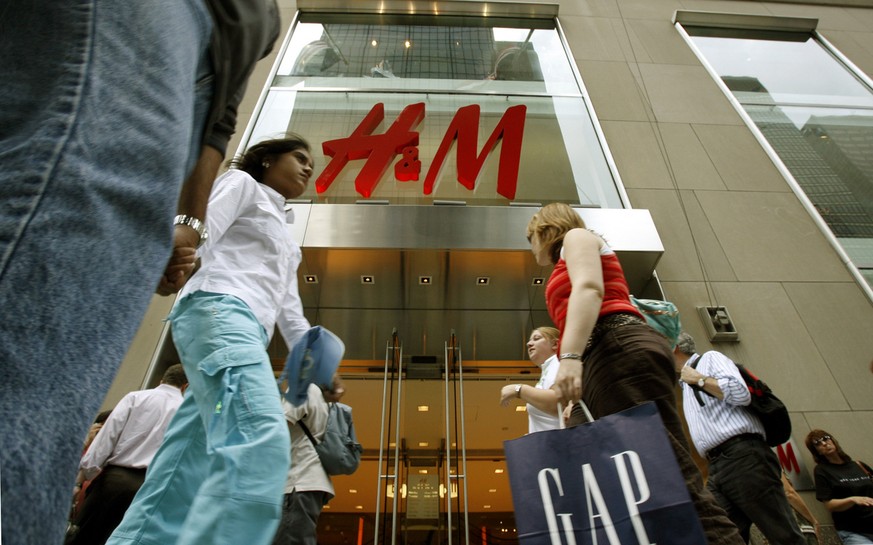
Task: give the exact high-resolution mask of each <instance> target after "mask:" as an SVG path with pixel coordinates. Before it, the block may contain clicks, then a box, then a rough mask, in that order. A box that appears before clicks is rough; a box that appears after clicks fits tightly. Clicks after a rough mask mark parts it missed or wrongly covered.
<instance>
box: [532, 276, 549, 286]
mask: <svg viewBox="0 0 873 545" xmlns="http://www.w3.org/2000/svg"><path fill="white" fill-rule="evenodd" d="M545 283H546V279H545V278H543V277H541V276H535V277H534V279H533V282H531V283H530V285H531V286H542V285H543V284H545Z"/></svg>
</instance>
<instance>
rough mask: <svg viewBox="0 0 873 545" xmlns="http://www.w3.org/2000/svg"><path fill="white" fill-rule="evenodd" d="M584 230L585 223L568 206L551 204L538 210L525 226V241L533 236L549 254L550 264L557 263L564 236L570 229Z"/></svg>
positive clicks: (557, 203)
mask: <svg viewBox="0 0 873 545" xmlns="http://www.w3.org/2000/svg"><path fill="white" fill-rule="evenodd" d="M577 228H581V229H585V222H584V221H582V218H581V217H579V214H577V213H576V211H575V210H573V209H572V208H570V205H568V204H566V203H562V202H553V203H550V204H547V205H545V206H544V207H542V208H540V210H539V211H538V212H537V213H536V214H534V216H533V217H532V218H531V219H530V222H528V224H527V239H528V241H530V239H531V237H533V235H534V234H536V235H537V238H538V239H539V241H540V244H542V245H543V247H544V248H546V249H547V250H548V252H549V257H550V258H551V260H552V263H557V262H558V260H559V259H560V257H561V246H563V244H564V235H566V234H567V231H570V230H571V229H577Z"/></svg>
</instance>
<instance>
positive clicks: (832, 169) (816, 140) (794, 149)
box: [688, 27, 873, 282]
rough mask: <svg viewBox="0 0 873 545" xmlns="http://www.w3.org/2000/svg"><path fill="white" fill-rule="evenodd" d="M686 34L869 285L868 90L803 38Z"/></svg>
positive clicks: (872, 209) (872, 190)
mask: <svg viewBox="0 0 873 545" xmlns="http://www.w3.org/2000/svg"><path fill="white" fill-rule="evenodd" d="M688 31H689V33H690V34H691V35H692V40H693V41H694V42H695V44H696V45H697V46H698V47H699V48H700V50H701V52H702V53H703V55H704V57H705V58H706V59H707V61H708V62H710V63H711V64H712V66H713V68H714V69H715V71H716V72H717V73H718V74H719V76H720V77H721V79H722V81H723V82H724V83H725V85H726V86H727V88H728V89H729V91H730V92H731V93H732V94H733V95H734V97H735V98H736V99H737V101H738V102H739V103H740V104H741V105H742V107H743V108H744V109H745V111H746V113H747V114H748V115H749V117H750V118H751V119H752V121H753V122H754V123H755V125H756V126H757V127H758V129H759V130H760V131H761V133H762V134H763V136H764V137H765V138H766V139H767V141H768V142H769V143H770V145H771V146H772V147H773V149H774V150H775V152H776V153H777V154H778V155H779V158H780V160H781V161H782V163H783V164H784V165H785V167H786V168H787V169H788V170H789V171H790V172H791V175H792V176H793V177H794V179H795V181H796V182H797V184H798V185H799V186H800V188H801V189H802V190H803V192H804V193H805V195H806V196H807V197H808V198H809V200H810V201H811V202H812V204H813V205H814V206H815V208H816V210H817V211H818V213H819V215H820V216H821V218H822V219H823V220H824V221H825V222H826V223H827V225H828V227H829V228H830V229H831V231H832V233H833V234H834V236H835V237H836V238H837V240H839V241H840V243H841V245H842V246H843V249H844V250H845V251H846V253H847V254H848V255H849V257H850V258H851V259H852V261H853V262H854V264H855V266H857V267H858V268H859V269H860V271H861V272H862V274H864V276H865V277H866V278H867V279H868V282H869V280H870V279H871V278H873V159H871V158H873V90H871V89H870V88H869V87H868V86H867V85H866V84H865V83H864V82H862V81H860V80H859V79H858V78H857V77H855V76H854V75H853V74H852V73H851V72H850V71H848V70H847V69H846V68H845V67H844V66H843V65H842V64H841V63H840V62H839V61H838V60H837V59H836V58H835V57H833V56H832V55H831V54H830V53H828V52H827V51H825V49H824V48H823V47H821V45H820V44H819V43H818V42H817V41H816V40H815V39H813V38H812V36H810V35H809V34H808V33H806V34H804V33H794V32H772V31H743V30H725V29H721V30H717V29H712V28H705V27H699V28H698V27H689V29H688ZM812 73H816V74H817V76H816V77H810V75H811V74H812Z"/></svg>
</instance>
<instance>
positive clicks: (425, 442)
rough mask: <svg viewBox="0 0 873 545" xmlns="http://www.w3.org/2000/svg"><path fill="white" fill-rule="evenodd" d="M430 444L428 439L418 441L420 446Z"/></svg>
mask: <svg viewBox="0 0 873 545" xmlns="http://www.w3.org/2000/svg"><path fill="white" fill-rule="evenodd" d="M428 445H430V443H428V442H427V441H419V442H418V446H420V447H426V446H428ZM425 473H426V472H425Z"/></svg>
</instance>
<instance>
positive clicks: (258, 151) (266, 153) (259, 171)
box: [227, 133, 310, 182]
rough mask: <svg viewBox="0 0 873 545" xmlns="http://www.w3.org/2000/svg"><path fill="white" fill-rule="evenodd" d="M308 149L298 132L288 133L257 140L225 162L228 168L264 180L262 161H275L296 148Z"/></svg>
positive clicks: (307, 144) (307, 143) (260, 180)
mask: <svg viewBox="0 0 873 545" xmlns="http://www.w3.org/2000/svg"><path fill="white" fill-rule="evenodd" d="M301 148H302V149H305V150H306V151H307V152H309V151H310V148H309V142H307V141H306V139H305V138H303V137H302V136H300V135H298V134H293V133H289V134H288V135H287V136H286V137H285V138H274V139H272V140H264V141H263V142H258V143H257V144H255V145H254V146H251V147H249V149H247V150H246V151H245V153H243V154H242V155H237V156H236V157H234V158H233V159H231V160H230V161H228V162H227V166H228V167H230V168H236V169H239V170H243V171H245V172H247V173H248V174H249V176H251V177H252V178H254V179H255V180H257V181H259V182H262V181H264V170H266V169H265V167H264V163H265V162H268V161H275V160H276V158H277V157H279V156H280V155H282V154H285V153H289V152H292V151H294V150H298V149H301Z"/></svg>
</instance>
